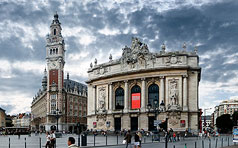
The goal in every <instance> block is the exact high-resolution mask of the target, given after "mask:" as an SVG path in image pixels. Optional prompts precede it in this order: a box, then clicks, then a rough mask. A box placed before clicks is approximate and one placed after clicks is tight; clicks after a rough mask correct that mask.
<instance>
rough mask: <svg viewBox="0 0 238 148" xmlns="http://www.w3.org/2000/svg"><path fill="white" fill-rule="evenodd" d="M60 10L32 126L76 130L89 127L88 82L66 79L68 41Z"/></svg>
mask: <svg viewBox="0 0 238 148" xmlns="http://www.w3.org/2000/svg"><path fill="white" fill-rule="evenodd" d="M61 30H62V28H61V23H60V22H59V19H58V14H55V15H54V20H53V21H52V23H51V25H50V34H48V35H47V38H46V40H47V44H46V61H47V69H45V71H44V76H43V79H42V88H41V89H40V90H39V91H38V93H37V94H36V96H35V97H34V98H33V101H32V105H31V113H32V129H33V130H41V131H45V130H46V131H49V130H57V127H58V130H59V131H66V132H67V131H70V132H74V131H76V125H77V124H78V123H80V125H82V126H84V127H86V124H87V120H86V115H87V86H86V85H84V84H82V83H79V82H77V81H74V80H71V79H70V78H69V74H67V78H66V79H64V65H65V51H66V50H65V43H64V38H63V36H62V34H61Z"/></svg>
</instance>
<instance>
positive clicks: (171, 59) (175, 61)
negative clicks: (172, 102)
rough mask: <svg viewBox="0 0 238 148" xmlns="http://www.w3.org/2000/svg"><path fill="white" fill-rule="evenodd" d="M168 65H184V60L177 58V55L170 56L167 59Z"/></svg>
mask: <svg viewBox="0 0 238 148" xmlns="http://www.w3.org/2000/svg"><path fill="white" fill-rule="evenodd" d="M165 63H166V64H181V63H182V59H181V57H177V56H175V55H172V56H169V57H167V58H166V60H165Z"/></svg>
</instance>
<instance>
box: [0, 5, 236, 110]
mask: <svg viewBox="0 0 238 148" xmlns="http://www.w3.org/2000/svg"><path fill="white" fill-rule="evenodd" d="M237 8H238V1H237V0H233V1H232V0H169V1H168V0H149V1H146V0H141V1H137V0H115V1H113V0H103V1H100V2H99V1H98V0H92V1H86V0H72V1H70V0H64V1H59V0H57V1H56V0H37V1H32V0H8V1H7V0H0V107H2V108H4V109H6V111H7V113H9V114H16V113H19V112H29V111H30V105H31V101H32V98H33V97H34V95H35V94H36V92H37V91H38V89H39V88H41V79H42V77H43V71H44V68H45V67H46V61H45V54H46V53H45V52H46V51H45V45H46V41H45V38H46V35H47V33H49V26H50V24H51V22H52V19H53V15H54V13H55V11H57V12H58V14H59V20H60V22H61V24H62V29H63V30H62V35H63V36H64V38H65V43H66V50H67V53H66V65H65V72H69V73H70V77H71V78H72V79H74V80H77V81H81V82H84V81H85V80H87V69H88V68H89V65H90V63H91V62H93V61H94V58H97V59H98V63H103V62H107V61H108V58H105V57H108V56H109V54H110V53H111V54H112V55H113V59H116V58H119V57H120V56H121V53H122V50H121V49H122V48H123V47H124V46H125V45H128V46H130V44H131V38H132V37H133V36H136V37H139V38H140V39H141V40H142V42H144V43H146V44H148V47H149V49H150V51H152V52H158V51H160V47H161V45H162V43H165V44H166V47H167V50H168V51H175V50H181V49H182V44H183V42H186V43H187V50H189V51H192V50H193V48H194V46H198V54H199V56H200V66H201V67H202V78H201V81H200V86H199V89H200V94H199V97H200V107H201V108H209V107H214V106H215V105H217V104H219V102H220V101H221V100H223V99H230V98H235V97H236V96H238V89H237V88H238V87H237V86H238V52H237V47H238V17H237V14H238V9H237Z"/></svg>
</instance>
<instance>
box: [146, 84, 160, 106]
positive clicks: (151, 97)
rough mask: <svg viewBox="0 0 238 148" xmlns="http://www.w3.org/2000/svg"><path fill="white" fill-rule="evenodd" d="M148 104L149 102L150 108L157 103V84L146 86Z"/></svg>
mask: <svg viewBox="0 0 238 148" xmlns="http://www.w3.org/2000/svg"><path fill="white" fill-rule="evenodd" d="M148 93H149V94H148V104H151V106H152V108H153V107H154V106H156V107H158V105H159V86H158V85H157V84H151V85H150V86H149V88H148Z"/></svg>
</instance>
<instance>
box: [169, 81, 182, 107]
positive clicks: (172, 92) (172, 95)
mask: <svg viewBox="0 0 238 148" xmlns="http://www.w3.org/2000/svg"><path fill="white" fill-rule="evenodd" d="M178 96H179V90H178V80H176V79H172V80H171V81H170V82H169V104H168V110H180V109H181V107H180V105H179V101H178Z"/></svg>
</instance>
